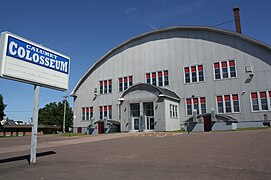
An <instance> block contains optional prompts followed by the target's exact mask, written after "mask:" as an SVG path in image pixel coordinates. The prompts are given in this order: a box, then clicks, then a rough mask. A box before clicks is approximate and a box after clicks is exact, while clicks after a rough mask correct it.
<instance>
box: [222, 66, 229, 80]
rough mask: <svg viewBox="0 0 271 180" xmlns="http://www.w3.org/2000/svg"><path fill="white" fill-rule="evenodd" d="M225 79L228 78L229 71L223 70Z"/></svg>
mask: <svg viewBox="0 0 271 180" xmlns="http://www.w3.org/2000/svg"><path fill="white" fill-rule="evenodd" d="M222 73H223V78H228V69H227V68H222Z"/></svg>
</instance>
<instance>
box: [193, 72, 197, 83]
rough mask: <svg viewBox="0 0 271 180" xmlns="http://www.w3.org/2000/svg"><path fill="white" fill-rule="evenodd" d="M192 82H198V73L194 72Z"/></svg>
mask: <svg viewBox="0 0 271 180" xmlns="http://www.w3.org/2000/svg"><path fill="white" fill-rule="evenodd" d="M192 82H197V73H196V72H192Z"/></svg>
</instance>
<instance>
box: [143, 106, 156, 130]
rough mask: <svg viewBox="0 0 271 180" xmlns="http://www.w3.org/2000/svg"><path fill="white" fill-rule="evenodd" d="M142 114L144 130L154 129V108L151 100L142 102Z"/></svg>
mask: <svg viewBox="0 0 271 180" xmlns="http://www.w3.org/2000/svg"><path fill="white" fill-rule="evenodd" d="M143 108H144V115H145V127H146V128H145V130H146V131H152V130H154V109H153V102H144V103H143Z"/></svg>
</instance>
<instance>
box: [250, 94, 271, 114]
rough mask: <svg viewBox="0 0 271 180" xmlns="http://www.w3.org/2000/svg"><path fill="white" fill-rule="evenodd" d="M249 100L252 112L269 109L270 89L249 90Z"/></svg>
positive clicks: (270, 101) (270, 100) (270, 108)
mask: <svg viewBox="0 0 271 180" xmlns="http://www.w3.org/2000/svg"><path fill="white" fill-rule="evenodd" d="M250 102H251V109H252V112H257V111H270V110H271V104H270V103H271V91H261V92H251V93H250Z"/></svg>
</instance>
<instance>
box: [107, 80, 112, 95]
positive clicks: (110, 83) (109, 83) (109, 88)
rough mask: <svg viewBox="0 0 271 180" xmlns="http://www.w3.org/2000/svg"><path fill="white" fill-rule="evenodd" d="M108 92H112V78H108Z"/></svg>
mask: <svg viewBox="0 0 271 180" xmlns="http://www.w3.org/2000/svg"><path fill="white" fill-rule="evenodd" d="M108 93H112V80H108Z"/></svg>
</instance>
